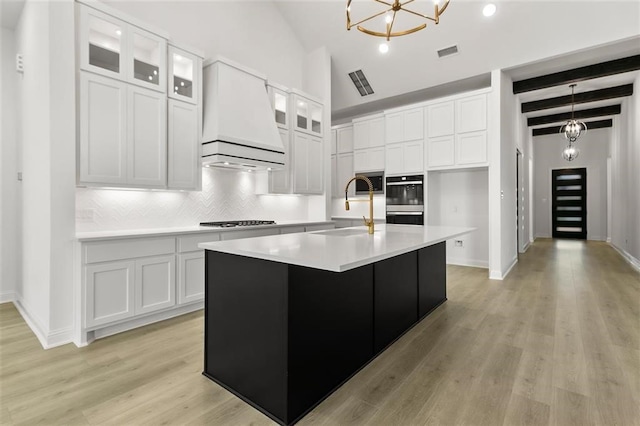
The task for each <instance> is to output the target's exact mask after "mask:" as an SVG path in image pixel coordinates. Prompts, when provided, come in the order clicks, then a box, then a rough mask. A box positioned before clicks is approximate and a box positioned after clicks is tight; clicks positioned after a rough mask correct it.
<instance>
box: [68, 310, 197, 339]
mask: <svg viewBox="0 0 640 426" xmlns="http://www.w3.org/2000/svg"><path fill="white" fill-rule="evenodd" d="M200 309H204V301H201V302H196V303H191V304H189V305H184V306H180V307H178V308H173V309H170V310H168V311H163V312H159V313H156V314H153V315H148V316H145V317H142V318H136V319H133V320H130V321H125V322H122V323H120V324H114V325H111V326H107V327H103V328H99V329H97V330H93V331H88V332H85V333H84V334H86V339H83V341H81V342H76V341H74V342H73V343H75V345H76V346H78V347H82V346H86V345H88V344H89V343H91V342H93V341H94V340H96V339H102V338H103V337H108V336H112V335H114V334H118V333H122V332H124V331H128V330H133V329H134V328H138V327H143V326H145V325H149V324H153V323H155V322H158V321H164V320H167V319H170V318H174V317H177V316H180V315H184V314H188V313H189V312H194V311H198V310H200Z"/></svg>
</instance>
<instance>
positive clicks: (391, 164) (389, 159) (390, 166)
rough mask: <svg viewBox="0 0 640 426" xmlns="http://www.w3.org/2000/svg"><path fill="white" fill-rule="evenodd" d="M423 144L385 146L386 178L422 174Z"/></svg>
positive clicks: (408, 143) (420, 142) (406, 143)
mask: <svg viewBox="0 0 640 426" xmlns="http://www.w3.org/2000/svg"><path fill="white" fill-rule="evenodd" d="M423 149H424V144H423V142H422V141H421V140H418V141H413V142H403V143H396V144H391V145H387V147H386V150H385V163H386V167H385V171H386V174H387V176H391V175H401V174H408V173H422V172H423V170H424V163H423V156H424V153H423Z"/></svg>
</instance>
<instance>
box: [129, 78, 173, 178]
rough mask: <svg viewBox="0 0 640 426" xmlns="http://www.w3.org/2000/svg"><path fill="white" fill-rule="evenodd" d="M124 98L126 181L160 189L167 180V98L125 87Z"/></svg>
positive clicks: (139, 88)
mask: <svg viewBox="0 0 640 426" xmlns="http://www.w3.org/2000/svg"><path fill="white" fill-rule="evenodd" d="M127 99H128V102H127V116H128V121H127V129H128V130H127V170H128V173H127V183H129V184H132V185H135V186H138V187H157V188H163V187H165V186H166V182H167V98H166V97H165V96H164V95H163V94H161V93H158V92H155V91H153V90H148V89H143V88H141V87H136V86H129V88H128V96H127Z"/></svg>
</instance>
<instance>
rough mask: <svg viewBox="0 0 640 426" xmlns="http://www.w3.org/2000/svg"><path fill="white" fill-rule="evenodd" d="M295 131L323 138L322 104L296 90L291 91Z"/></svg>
mask: <svg viewBox="0 0 640 426" xmlns="http://www.w3.org/2000/svg"><path fill="white" fill-rule="evenodd" d="M291 104H292V106H291V108H292V110H293V111H294V114H293V128H294V130H297V131H300V132H305V133H308V134H311V135H314V136H322V127H323V121H324V120H323V118H322V113H323V112H322V109H323V107H322V103H320V101H318V100H315V99H312V98H311V97H310V96H309V95H306V94H303V93H302V92H299V91H297V90H295V89H293V90H292V91H291Z"/></svg>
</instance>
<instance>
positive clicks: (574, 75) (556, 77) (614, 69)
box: [513, 55, 640, 94]
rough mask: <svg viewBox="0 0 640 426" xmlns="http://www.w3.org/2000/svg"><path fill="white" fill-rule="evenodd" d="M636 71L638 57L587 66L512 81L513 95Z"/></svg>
mask: <svg viewBox="0 0 640 426" xmlns="http://www.w3.org/2000/svg"><path fill="white" fill-rule="evenodd" d="M637 70H640V55H635V56H629V57H626V58H621V59H615V60H613V61H608V62H602V63H599V64H594V65H587V66H585V67H580V68H574V69H572V70H566V71H560V72H556V73H553V74H547V75H542V76H539V77H533V78H528V79H526V80H520V81H514V82H513V93H514V94H518V93H525V92H530V91H532V90H539V89H545V88H547V87H553V86H560V85H563V84H569V83H576V82H579V81H584V80H590V79H592V78H599V77H607V76H609V75H615V74H621V73H625V72H630V71H637Z"/></svg>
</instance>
